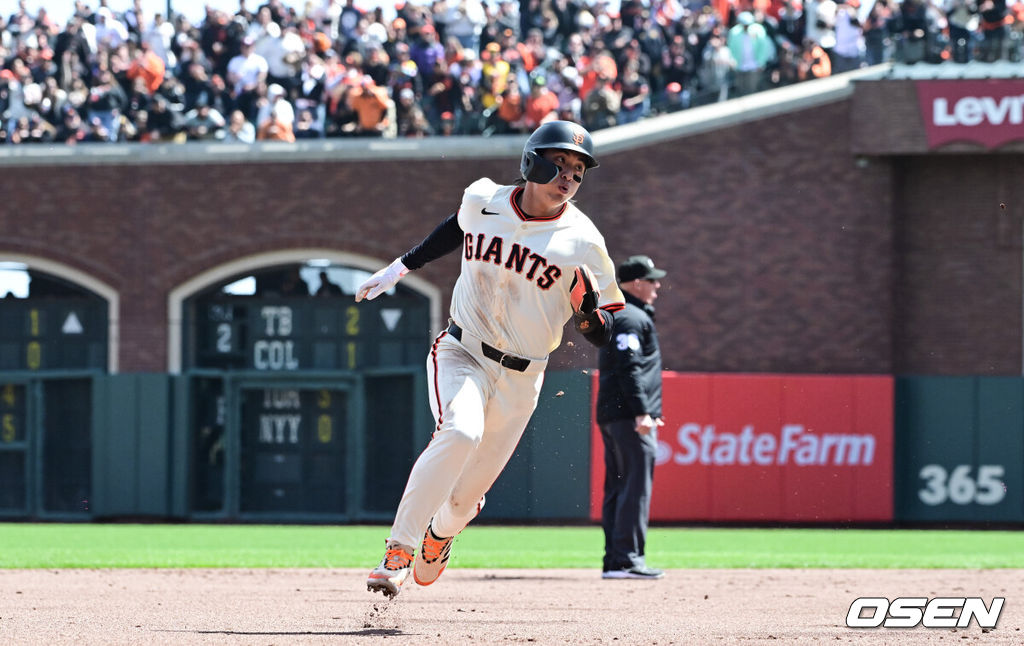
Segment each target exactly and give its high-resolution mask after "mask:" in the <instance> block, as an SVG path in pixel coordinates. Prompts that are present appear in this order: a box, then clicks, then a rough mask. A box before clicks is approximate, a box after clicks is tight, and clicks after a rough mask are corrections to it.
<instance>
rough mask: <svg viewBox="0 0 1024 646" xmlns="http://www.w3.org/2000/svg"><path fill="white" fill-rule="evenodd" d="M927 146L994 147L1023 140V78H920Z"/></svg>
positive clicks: (920, 96)
mask: <svg viewBox="0 0 1024 646" xmlns="http://www.w3.org/2000/svg"><path fill="white" fill-rule="evenodd" d="M916 86H917V98H918V103H919V105H920V108H921V116H922V118H923V120H924V125H925V131H926V133H927V135H928V147H929V148H935V147H937V146H941V145H942V144H945V143H948V142H951V141H966V142H973V143H979V144H982V145H983V146H986V147H989V148H995V147H997V146H1000V145H1002V144H1004V143H1006V142H1008V141H1012V140H1014V139H1024V81H1022V80H1018V79H998V80H979V81H918V82H917V83H916Z"/></svg>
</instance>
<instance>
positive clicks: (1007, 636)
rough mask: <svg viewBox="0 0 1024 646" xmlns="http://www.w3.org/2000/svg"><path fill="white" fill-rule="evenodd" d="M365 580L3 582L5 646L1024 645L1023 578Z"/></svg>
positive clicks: (143, 575) (322, 574) (451, 572)
mask: <svg viewBox="0 0 1024 646" xmlns="http://www.w3.org/2000/svg"><path fill="white" fill-rule="evenodd" d="M369 569H370V568H366V569H365V570H354V569H336V570H332V569H287V570H262V569H260V570H238V569H218V570H200V569H196V570H166V569H146V570H130V569H123V570H121V569H118V570H0V643H2V644H4V645H5V646H10V645H23V644H25V645H36V644H38V645H41V646H42V645H46V646H59V645H65V644H66V645H72V644H73V645H75V646H82V645H93V644H94V645H102V646H111V645H121V644H140V645H149V644H157V645H165V644H166V645H168V646H171V645H173V646H191V645H194V644H238V645H245V646H249V645H257V646H260V645H267V646H269V645H278V646H280V645H289V644H324V645H326V644H331V645H348V644H403V645H404V644H409V645H416V644H430V645H431V646H438V645H439V644H459V645H465V644H604V645H621V646H627V645H629V646H632V645H638V644H651V645H655V644H657V645H659V646H664V645H668V644H687V645H688V644H744V645H748V644H776V645H777V644H824V643H839V644H897V645H902V644H943V645H947V646H949V645H952V644H971V645H975V644H1024V630H1022V629H1024V571H1022V570H669V571H668V574H667V576H666V577H665V578H664V579H661V580H659V581H635V580H602V579H601V573H600V572H599V571H596V570H469V569H459V568H448V569H447V570H446V571H445V573H444V575H443V576H442V577H441V579H439V580H438V581H437V582H436V583H435V584H433V585H431V586H429V587H423V588H421V587H418V586H416V585H415V584H414V583H412V581H411V579H410V581H408V582H407V583H406V585H405V587H404V588H403V590H402V592H401V594H400V595H399V596H398V597H397V598H396V599H394V600H391V601H388V600H385V599H384V598H383V597H382V596H381V595H379V594H372V593H369V592H367V591H366V575H367V574H368V572H369ZM862 596H876V597H888V598H890V599H891V598H893V597H898V596H923V597H936V596H978V597H982V598H984V599H985V600H986V603H988V602H990V601H991V599H992V597H1005V598H1006V603H1005V606H1004V608H1003V611H1002V616H1001V618H1000V621H999V624H998V626H997V628H995V629H993V630H987V631H986V630H984V629H982V628H979V627H978V626H977V625H976V624H975V623H973V622H972V624H971V626H970V627H969V628H964V629H941V630H937V629H925V628H914V629H884V628H880V629H852V628H847V627H846V625H845V619H846V613H847V611H848V610H849V607H850V604H851V603H852V601H853V600H854V599H855V598H857V597H862Z"/></svg>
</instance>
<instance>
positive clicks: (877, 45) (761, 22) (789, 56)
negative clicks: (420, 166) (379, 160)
mask: <svg viewBox="0 0 1024 646" xmlns="http://www.w3.org/2000/svg"><path fill="white" fill-rule="evenodd" d="M42 1H43V2H51V1H53V0H42ZM974 3H977V6H975V4H974ZM89 4H90V3H89V2H88V0H75V2H74V7H75V8H74V13H73V14H72V15H71V16H70V17H69V18H68V19H67V20H66V22H64V23H62V24H55V23H54V22H53V21H52V20H51V18H50V16H49V14H48V13H47V12H46V10H45V8H40V9H37V10H36V11H35V15H32V12H31V11H30V10H28V9H27V8H25V6H22V3H19V7H18V9H17V10H16V11H15V12H14V14H13V15H10V16H0V94H3V96H2V97H0V114H2V115H3V116H2V117H0V129H2V132H3V135H2V137H3V139H4V140H6V141H8V142H12V143H13V142H15V141H16V142H17V143H22V144H24V143H31V142H37V141H40V140H43V139H46V138H47V137H48V136H49V135H48V134H47V132H48V129H47V127H46V124H50V125H51V126H53V139H54V140H55V141H57V140H59V141H62V142H75V141H83V140H87V139H95V138H96V137H97V136H98V133H99V132H100V130H101V129H99V128H95V127H93V124H92V117H94V116H95V117H100V120H101V124H102V126H103V128H102V130H105V131H106V132H107V133H108V134H107V137H108V140H110V141H115V140H116V141H132V142H144V141H148V140H152V139H156V140H161V141H174V140H182V139H184V138H185V137H184V133H185V130H184V128H185V125H184V121H183V117H182V115H184V114H189V113H191V112H192V111H194V110H196V109H197V107H198V106H199V105H200V104H206V105H207V106H209V108H210V111H211V112H220V113H221V115H228V114H233V112H234V111H235V110H236V109H241V110H242V113H243V115H244V120H246V121H247V122H248V123H249V125H250V127H251V128H252V129H253V131H255V130H256V129H257V127H258V125H259V124H258V123H257V120H258V118H259V115H258V108H259V105H258V102H259V101H260V100H261V99H262V97H263V96H264V94H265V88H266V87H267V86H268V85H274V84H276V85H280V86H281V87H282V88H284V90H285V94H286V97H285V100H286V101H292V102H293V105H294V108H295V109H296V110H297V112H298V113H299V114H300V115H301V116H300V118H299V121H301V122H302V126H301V128H300V127H299V126H298V124H293V134H296V133H295V132H294V131H295V130H301V132H302V135H301V136H302V137H307V136H314V135H316V136H323V135H326V136H341V135H353V134H356V133H357V132H358V133H359V134H366V135H369V134H372V135H373V136H426V135H431V134H432V135H443V134H446V133H448V132H453V133H458V134H468V135H474V134H493V133H496V132H518V131H519V130H521V129H523V128H526V125H525V124H522V125H521V126H519V125H514V124H516V122H519V121H520V120H522V119H524V115H525V114H526V113H527V112H528V111H529V112H531V115H532V111H533V110H532V108H536V107H537V106H536V105H535V104H536V101H537V98H535V96H537V97H539V96H543V97H545V99H544V100H545V101H547V98H546V97H547V95H549V94H550V95H554V96H555V97H556V98H557V100H558V106H557V108H556V109H555V113H556V114H558V115H559V116H560V117H561V118H566V119H572V120H579V121H582V122H584V123H585V124H586V125H589V126H590V127H591V128H597V129H599V128H600V127H606V126H607V125H611V124H612V123H613V122H618V121H620V120H621V122H623V123H627V122H630V121H635V120H637V119H642V118H644V117H645V116H646V115H647V114H651V113H660V112H664V111H669V110H676V109H683V108H685V107H688V106H689V105H691V104H693V105H699V104H703V103H707V102H711V101H714V100H724V99H725V98H727V97H728V96H729V95H730V91H731V87H730V86H731V84H732V83H733V78H732V77H733V75H736V76H737V80H736V82H737V84H738V85H739V86H741V87H740V88H739V93H740V94H745V93H749V92H751V91H755V90H757V89H759V88H761V87H766V86H768V85H773V86H774V85H784V84H787V83H790V82H796V81H799V80H806V79H809V78H817V77H820V76H822V75H828V74H829V73H831V70H834V71H837V72H838V71H842V70H846V69H853V68H855V67H857V66H859V65H860V64H861V63H862V61H863V62H866V63H867V64H877V63H880V62H885V61H888V60H892V59H893V57H894V56H897V57H898V58H899V59H900V60H905V61H907V62H916V61H929V62H933V63H937V62H940V60H941V58H942V57H943V56H948V57H949V58H951V59H952V60H954V61H957V62H967V61H969V60H972V58H975V57H977V58H980V59H982V60H988V61H994V60H999V59H1003V58H1010V59H1011V60H1019V59H1020V56H1021V52H1020V42H1021V30H1022V29H1024V26H1022V22H1021V20H1020V19H1013V20H1011V17H1010V16H1011V11H1010V8H1009V7H1008V5H1007V2H1006V0H950V5H949V6H948V7H946V8H945V11H940V9H939V8H938V5H937V3H936V0H928V1H927V2H926V1H925V0H903V2H901V3H893V2H892V0H875V2H873V6H872V7H871V9H870V11H869V12H868V14H867V16H866V17H865V18H864V22H863V25H862V26H859V25H858V24H857V22H856V20H855V16H857V15H858V11H856V9H857V7H858V4H857V0H838V2H837V0H803V2H801V0H771V1H769V0H715V1H714V2H708V3H703V4H702V3H697V4H693V3H691V4H689V5H687V4H686V3H685V2H683V1H682V0H659V1H658V2H646V1H643V0H622V2H621V3H620V7H619V11H618V12H617V13H616V12H615V11H612V10H611V7H610V6H609V4H608V2H606V1H605V0H527V1H525V2H522V3H519V2H515V1H513V0H499V1H497V2H493V3H483V2H482V0H445V1H444V2H435V3H433V4H431V5H422V4H414V3H406V4H399V5H398V6H397V7H396V15H395V17H394V19H392V20H391V21H390V22H388V21H386V20H385V18H384V12H383V10H382V9H381V8H380V7H378V8H375V9H374V10H373V11H372V12H370V13H364V12H363V11H362V10H360V9H359V8H358V7H356V6H355V5H356V3H355V1H354V0H330V1H329V2H324V3H323V6H322V7H321V6H318V5H319V4H320V3H317V2H313V3H307V6H305V7H304V8H303V9H302V10H301V11H297V10H296V9H294V8H289V7H286V6H284V4H283V3H282V2H281V1H280V0H268V1H267V2H263V1H262V0H261V2H260V3H259V4H258V9H255V13H253V11H250V10H249V9H248V8H247V6H246V0H240V2H239V6H238V10H237V11H235V12H233V13H229V12H226V11H222V10H220V9H216V8H214V7H213V6H209V7H207V10H206V15H205V16H204V17H203V18H202V19H201V20H198V21H197V22H196V24H195V25H193V24H191V22H190V21H189V20H188V19H187V18H185V17H184V16H182V15H173V16H169V17H168V18H169V19H165V16H163V15H161V14H153V15H152V17H150V16H148V15H146V12H145V10H144V9H143V3H142V2H141V1H140V0H131V3H130V4H129V3H128V0H124V1H123V3H122V6H127V7H128V8H127V9H126V10H123V11H121V10H115V9H113V8H112V7H111V6H110V5H109V4H108V3H107V2H106V0H99V2H98V5H99V6H98V7H97V8H96V10H95V11H94V10H93V9H91V8H90V6H89ZM110 4H113V3H110ZM1013 7H1014V15H1017V11H1018V10H1019V9H1020V8H1022V7H1024V3H1022V2H1016V3H1015V4H1014V5H1013ZM1020 13H1021V15H1022V16H1024V11H1020ZM61 19H62V20H63V18H61ZM979 20H980V26H975V25H976V23H978V21H979ZM1010 21H1012V22H1014V30H1013V31H1010V28H1009V27H1007V22H1010ZM733 22H735V23H736V25H735V26H734V27H733V29H732V30H729V29H727V25H731V24H732V23H733ZM947 22H948V26H949V37H950V39H951V41H952V42H951V44H950V45H949V46H948V49H947V50H946V51H945V52H943V47H944V46H945V42H944V39H943V38H942V34H940V26H943V25H945V24H946V23H947ZM747 23H749V24H747ZM759 30H762V31H763V32H764V34H765V35H766V36H767V37H768V41H769V46H761V45H755V43H757V42H759V41H758V40H757V39H755V38H754V37H753V36H751V35H749V34H750V33H751V32H757V31H759ZM740 31H742V32H744V34H747V35H745V36H744V39H745V40H738V39H737V38H734V37H733V34H734V32H740ZM1011 36H1012V38H1011ZM861 37H862V38H863V50H861V49H860V40H861ZM806 38H809V39H810V40H807V39H806ZM442 43H444V45H442ZM975 43H980V47H979V48H978V50H977V56H975V52H974V51H972V50H974V44H975ZM897 45H898V47H896V46H897ZM769 50H772V51H769ZM261 51H262V52H263V53H264V54H265V55H262V56H261ZM772 52H775V53H772ZM822 53H824V54H826V56H825V58H823V57H822V56H821V54H822ZM829 57H832V58H829ZM826 58H829V60H828V61H826V60H825V59H826ZM775 59H777V60H776V61H775V62H773V60H775ZM435 61H443V64H442V65H440V66H438V65H435ZM737 65H738V66H739V68H737V67H736V66H737ZM762 66H763V67H764V71H763V72H762V73H761V74H758V69H759V68H761V67H762ZM773 67H774V68H775V69H773ZM769 73H770V74H771V77H770V78H769V79H767V80H768V81H769V82H766V80H765V79H764V78H761V77H763V76H765V75H766V74H769ZM108 75H112V76H113V83H110V81H109V76H108ZM364 76H369V77H370V78H371V79H372V80H373V86H374V87H375V88H376V89H377V91H375V92H371V93H370V94H366V93H365V92H364V90H363V88H362V78H363V77H364ZM636 76H639V82H638V79H637V78H636ZM541 77H543V78H544V79H545V84H544V85H543V86H541V85H539V84H537V83H535V82H534V81H533V79H535V78H541ZM599 77H604V78H603V79H599ZM644 82H645V83H644ZM644 84H646V87H647V92H646V96H645V97H644V98H643V99H639V98H638V97H640V96H641V95H643V94H644V93H643V92H642V91H640V92H638V88H641V87H643V86H644ZM673 84H675V85H673ZM116 86H120V88H121V89H122V92H123V93H124V94H125V95H126V100H125V102H124V104H123V105H122V106H121V107H120V108H119V109H120V115H116V114H115V112H114V111H113V107H112V105H113V104H115V103H117V102H118V101H117V97H116V94H117V91H116V89H115V88H116ZM513 86H514V87H515V90H510V88H512V87H513ZM677 86H678V90H677V89H676V87H677ZM669 87H671V88H673V89H672V90H671V91H669V90H668V88H669ZM108 88H109V89H108ZM406 88H408V89H411V90H412V92H413V99H412V105H411V106H407V107H406V108H401V104H402V103H403V102H402V101H400V100H399V99H398V97H399V96H400V94H402V93H403V92H402V91H403V90H404V89H406ZM517 91H518V93H519V95H518V96H516V92H517ZM524 94H526V95H528V96H523V95H524ZM391 97H395V101H392V100H391ZM157 98H161V99H162V102H163V104H165V105H163V106H162V107H158V106H157V105H156V104H157V100H156V99H157ZM357 106H358V108H359V109H358V110H357V109H356V107H357ZM584 106H586V107H584ZM637 106H640V107H639V108H637ZM411 107H415V108H417V110H416V111H412V110H410V109H409V108H411ZM538 109H539V108H538ZM545 109H546V107H545ZM403 110H404V116H403V114H402V112H403ZM306 111H308V113H309V114H310V115H312V117H313V123H312V124H308V123H307V119H308V117H307V114H306ZM446 113H451V117H452V118H451V119H448V118H443V117H442V115H445V114H446ZM410 114H411V115H412V118H409V116H410ZM196 115H198V111H197V112H196ZM529 118H530V119H531V121H532V120H534V119H536V118H538V117H536V116H531V117H529ZM540 118H544V117H540ZM76 119H77V122H76ZM588 120H590V121H591V122H593V123H588ZM231 121H233V119H229V122H231ZM364 121H365V122H372V123H373V125H372V127H369V128H367V127H366V123H364ZM594 123H597V124H598V125H596V126H595V125H594ZM602 123H603V124H606V125H605V126H602V125H600V124H602ZM230 129H231V128H230V124H229V126H228V127H227V128H225V131H226V132H227V131H229V130H230ZM245 130H246V128H244V127H241V128H240V129H239V130H238V131H239V132H240V133H242V132H244V131H245ZM400 132H401V135H400ZM179 134H181V135H182V136H180V137H179V136H178V135H179ZM232 136H234V135H232ZM240 136H241V137H243V138H244V137H245V135H244V134H242V135H240ZM227 138H228V135H227V134H225V139H227Z"/></svg>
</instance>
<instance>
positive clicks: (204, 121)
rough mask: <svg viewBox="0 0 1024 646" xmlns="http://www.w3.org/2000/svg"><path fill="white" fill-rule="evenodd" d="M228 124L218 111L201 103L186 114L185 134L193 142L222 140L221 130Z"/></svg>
mask: <svg viewBox="0 0 1024 646" xmlns="http://www.w3.org/2000/svg"><path fill="white" fill-rule="evenodd" d="M226 125H227V122H226V121H225V119H224V115H222V114H221V113H220V112H218V111H217V110H214V109H213V108H211V107H210V106H209V104H207V103H205V102H201V103H199V104H197V105H196V107H194V108H192V109H191V110H189V111H188V112H186V113H185V117H184V126H185V133H186V135H187V136H188V138H189V139H190V140H192V141H201V140H209V139H219V138H221V130H222V129H223V128H224V127H225V126H226Z"/></svg>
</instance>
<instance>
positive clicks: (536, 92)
mask: <svg viewBox="0 0 1024 646" xmlns="http://www.w3.org/2000/svg"><path fill="white" fill-rule="evenodd" d="M558 105H559V102H558V97H557V96H556V95H555V94H554V93H553V92H551V90H549V89H548V82H547V79H546V77H545V76H544V74H543V73H538V74H535V75H534V77H533V79H532V81H531V82H530V96H528V97H527V98H526V105H525V106H524V111H523V124H524V125H525V127H526V130H527V131H529V132H533V131H534V130H536V129H537V128H538V127H539V126H540V125H541V124H542V123H545V122H547V121H553V120H556V119H557V118H558Z"/></svg>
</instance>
